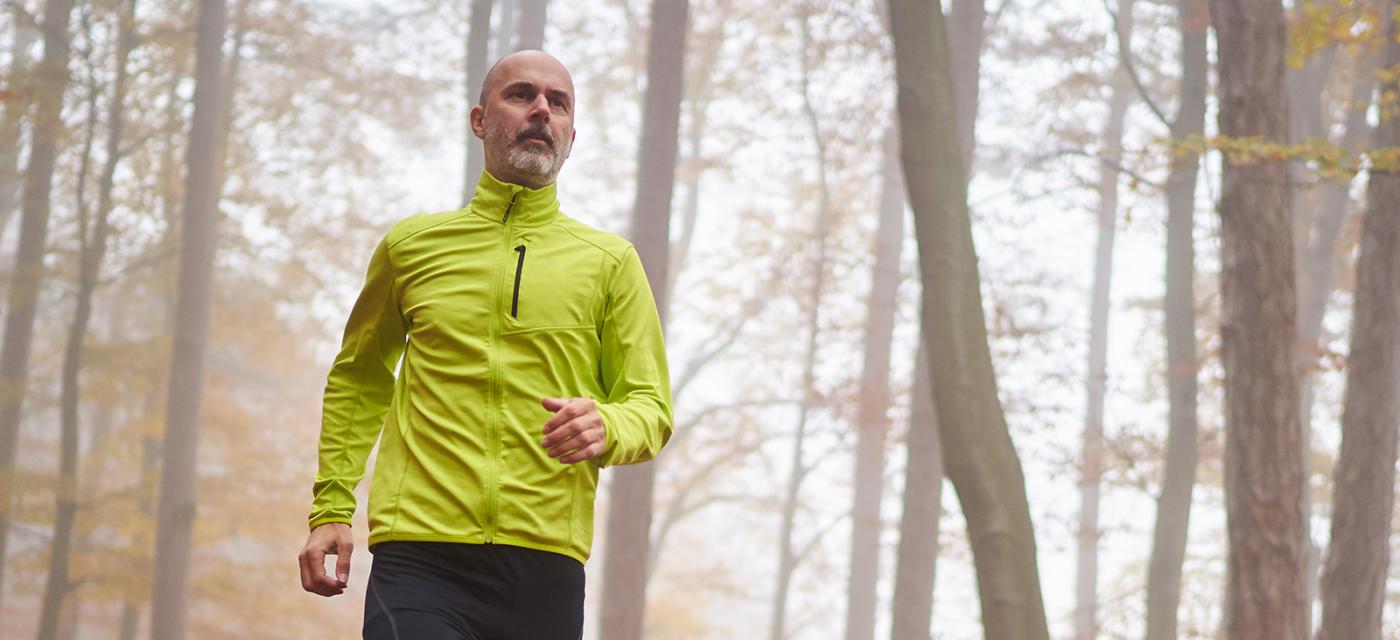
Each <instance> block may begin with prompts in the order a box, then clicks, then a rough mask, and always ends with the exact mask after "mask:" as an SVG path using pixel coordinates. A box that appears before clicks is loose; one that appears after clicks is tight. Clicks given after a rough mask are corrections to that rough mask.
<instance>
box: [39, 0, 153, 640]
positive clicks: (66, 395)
mask: <svg viewBox="0 0 1400 640" xmlns="http://www.w3.org/2000/svg"><path fill="white" fill-rule="evenodd" d="M135 5H136V2H135V0H130V2H128V3H126V4H125V6H124V7H123V10H122V13H121V17H120V26H119V33H120V35H119V38H120V42H119V43H118V46H117V60H116V77H115V79H114V80H113V82H112V99H111V102H110V104H109V106H108V114H107V123H108V125H107V144H106V160H105V164H104V166H103V169H102V175H101V178H100V182H99V187H98V191H99V195H98V205H97V220H96V222H95V227H94V229H93V231H92V237H91V238H89V237H88V231H87V224H86V221H85V220H86V217H87V216H86V213H87V206H86V205H85V204H83V197H82V196H83V193H84V187H83V182H85V181H84V180H80V181H79V187H78V202H79V204H78V213H79V215H80V216H81V217H80V220H81V221H82V222H81V223H80V224H79V227H78V234H79V239H80V241H81V242H80V244H81V245H82V254H81V256H80V260H79V262H80V265H79V272H78V291H77V309H76V310H75V311H74V314H73V324H72V327H71V329H70V331H69V334H68V343H67V346H66V347H65V349H64V354H63V388H62V392H61V400H62V412H61V413H62V425H61V442H62V444H61V446H60V451H61V454H60V462H59V483H58V487H59V489H58V491H57V492H56V499H55V502H56V505H55V513H56V515H55V518H54V533H53V545H52V550H51V551H50V553H49V577H48V582H47V584H46V585H45V587H44V600H43V605H42V606H41V609H40V615H39V620H40V622H39V638H40V639H41V640H48V639H53V638H56V637H57V635H58V630H59V612H60V611H62V609H63V604H64V596H65V595H66V594H67V593H68V591H69V589H70V585H69V582H68V561H69V555H70V553H69V549H70V545H71V542H72V539H73V522H74V519H75V517H76V516H77V510H78V504H77V498H78V495H77V487H78V474H77V471H78V449H79V442H78V439H79V425H78V413H79V409H80V407H81V400H80V397H79V396H80V395H81V388H80V386H79V372H80V370H81V367H82V359H83V339H84V337H85V336H86V335H87V330H88V323H89V321H90V320H91V317H92V298H93V294H94V292H95V291H96V290H97V275H98V271H99V269H100V268H101V265H102V257H103V255H104V253H105V252H106V249H107V230H108V227H107V217H108V213H110V212H111V210H112V181H113V176H114V175H115V173H116V166H117V162H118V161H119V160H120V154H121V132H122V103H123V102H124V101H125V99H126V78H127V73H126V63H127V59H128V58H129V57H130V56H129V54H130V52H131V47H132V43H133V40H134V35H133V33H132V24H133V22H134V19H135ZM83 22H84V29H85V30H88V29H87V27H88V25H87V19H86V14H85V18H84V21H83ZM89 107H90V108H89V116H88V117H89V126H90V127H95V126H96V121H97V96H96V91H92V92H91V93H90V98H89ZM91 145H92V137H91V134H89V137H88V140H87V146H88V147H89V148H90V147H91ZM88 157H89V154H87V153H84V155H83V174H84V176H85V175H86V173H87V164H88Z"/></svg>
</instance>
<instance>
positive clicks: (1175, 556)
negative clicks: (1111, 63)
mask: <svg viewBox="0 0 1400 640" xmlns="http://www.w3.org/2000/svg"><path fill="white" fill-rule="evenodd" d="M1209 22H1210V19H1209V16H1208V15H1207V11H1206V3H1205V0H1179V1H1178V3H1177V24H1178V30H1179V31H1180V33H1181V54H1180V55H1181V68H1182V73H1181V84H1180V86H1181V102H1180V106H1179V107H1178V109H1177V113H1176V119H1175V120H1174V121H1173V122H1172V140H1174V141H1180V140H1184V139H1186V138H1188V137H1190V136H1193V135H1199V134H1200V133H1201V132H1202V131H1203V130H1204V127H1205V113H1206V74H1207V72H1208V71H1209V63H1208V62H1207V60H1206V28H1207V26H1208V24H1209ZM1199 163H1200V159H1199V158H1198V157H1197V156H1196V155H1195V154H1191V153H1188V154H1186V155H1183V156H1181V157H1178V158H1176V160H1175V161H1174V162H1173V163H1172V165H1171V169H1170V171H1169V173H1168V175H1167V187H1166V198H1167V265H1166V280H1167V282H1166V300H1165V303H1164V307H1165V320H1164V322H1163V324H1164V327H1163V329H1164V332H1165V333H1166V337H1167V404H1168V407H1167V414H1168V415H1167V423H1168V431H1167V458H1166V462H1165V464H1164V465H1163V466H1164V468H1163V471H1162V490H1161V493H1160V494H1158V498H1157V525H1156V526H1155V527H1154V528H1153V530H1152V559H1151V561H1150V562H1149V565H1148V569H1147V633H1146V638H1147V640H1175V638H1176V637H1177V633H1176V622H1177V608H1178V604H1179V603H1180V601H1181V565H1182V562H1183V560H1184V559H1185V557H1186V538H1187V531H1188V529H1189V525H1190V522H1191V492H1192V489H1193V488H1194V487H1195V485H1196V462H1197V459H1198V457H1199V453H1198V452H1197V446H1196V433H1197V423H1196V371H1197V368H1198V365H1197V362H1198V357H1197V354H1196V290H1195V278H1196V270H1195V264H1196V250H1195V241H1194V238H1193V233H1194V231H1195V211H1196V175H1197V173H1198V168H1199Z"/></svg>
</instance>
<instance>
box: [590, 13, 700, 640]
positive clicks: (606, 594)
mask: <svg viewBox="0 0 1400 640" xmlns="http://www.w3.org/2000/svg"><path fill="white" fill-rule="evenodd" d="M688 13H689V0H653V2H652V6H651V36H650V38H649V44H648V50H647V91H646V98H645V104H644V105H643V109H642V139H641V142H640V145H639V146H638V158H637V197H636V200H635V201H634V202H633V207H632V233H631V235H632V238H631V239H632V243H633V244H634V245H635V246H636V248H637V255H638V257H640V258H641V260H642V266H643V268H644V269H645V270H646V273H647V280H648V282H650V283H651V290H652V296H653V297H654V298H655V299H656V300H657V305H658V311H659V312H660V313H661V322H662V324H663V325H664V324H665V322H666V317H667V314H666V304H665V303H664V302H663V301H665V300H666V299H667V292H666V290H665V289H666V282H667V274H666V272H667V268H668V266H669V262H670V257H669V255H668V254H669V253H670V247H671V192H672V190H673V187H674V185H675V173H676V148H677V146H678V139H677V133H678V131H679V129H680V112H681V94H682V91H683V89H684V87H685V84H684V81H683V77H684V71H685V40H686V32H687V30H688V27H687V23H688ZM612 473H613V478H612V489H611V492H610V493H609V503H608V515H607V518H608V520H607V539H606V541H605V547H604V552H603V602H602V614H601V616H602V622H601V625H600V628H599V629H600V630H599V633H600V635H601V637H604V638H609V639H612V638H617V639H618V640H639V639H640V638H641V637H642V629H643V622H644V619H645V613H646V579H647V567H646V561H647V558H648V557H649V556H650V549H651V547H650V544H651V538H650V535H651V510H652V504H651V499H652V493H653V490H654V488H655V484H656V462H655V461H653V462H644V463H642V464H637V465H629V466H625V467H618V468H616V469H614V470H613V472H612Z"/></svg>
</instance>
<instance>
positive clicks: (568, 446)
mask: <svg viewBox="0 0 1400 640" xmlns="http://www.w3.org/2000/svg"><path fill="white" fill-rule="evenodd" d="M601 432H602V429H596V428H586V429H583V430H581V431H579V432H578V433H576V434H574V435H573V437H571V438H569V439H567V440H563V441H560V442H559V443H557V444H555V445H554V446H552V447H550V449H549V457H551V458H558V457H559V456H562V455H564V454H566V453H571V452H573V451H575V450H578V449H582V448H584V447H587V446H590V445H592V444H594V443H596V442H598V441H599V440H601V439H602V433H601Z"/></svg>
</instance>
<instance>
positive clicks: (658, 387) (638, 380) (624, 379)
mask: <svg viewBox="0 0 1400 640" xmlns="http://www.w3.org/2000/svg"><path fill="white" fill-rule="evenodd" d="M601 338H602V350H601V363H600V374H601V376H602V386H603V392H604V393H605V394H606V395H607V397H606V399H605V400H604V401H603V402H601V403H599V404H598V413H599V414H600V415H601V416H602V418H603V428H604V431H605V433H606V434H607V435H606V437H607V448H605V449H604V450H603V454H602V455H601V456H599V457H598V458H597V461H598V464H599V466H603V467H606V466H610V465H615V464H632V463H636V462H645V461H647V460H650V459H652V458H653V457H655V456H656V454H657V453H659V452H660V451H661V447H663V446H665V445H666V441H667V440H670V438H671V428H672V422H671V380H670V374H669V373H668V371H667V366H666V344H665V342H664V340H663V337H662V333H661V318H660V316H659V315H658V313H657V310H656V301H655V300H654V298H653V297H652V294H651V286H650V285H649V284H648V283H647V276H646V272H645V271H644V270H643V269H642V261H641V258H639V257H638V256H637V250H636V248H635V247H631V246H629V247H628V249H627V253H626V254H625V255H624V256H623V259H622V263H621V264H620V265H618V267H617V272H616V273H615V274H614V275H613V277H612V281H611V284H610V286H609V290H608V300H607V310H606V311H605V312H604V318H603V331H602V336H601Z"/></svg>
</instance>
